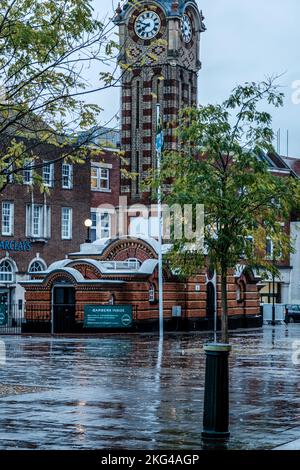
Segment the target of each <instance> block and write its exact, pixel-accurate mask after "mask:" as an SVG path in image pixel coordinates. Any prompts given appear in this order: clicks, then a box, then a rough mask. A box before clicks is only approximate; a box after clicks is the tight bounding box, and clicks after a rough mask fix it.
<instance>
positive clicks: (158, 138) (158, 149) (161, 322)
mask: <svg viewBox="0 0 300 470" xmlns="http://www.w3.org/2000/svg"><path fill="white" fill-rule="evenodd" d="M156 119H157V135H156V155H157V171H158V176H159V177H160V169H161V152H162V145H163V136H162V129H161V119H160V104H157V105H156ZM161 203H162V189H161V184H160V182H159V185H158V190H157V217H158V296H159V336H160V337H161V338H162V337H163V335H164V299H163V295H164V293H163V258H162V207H161Z"/></svg>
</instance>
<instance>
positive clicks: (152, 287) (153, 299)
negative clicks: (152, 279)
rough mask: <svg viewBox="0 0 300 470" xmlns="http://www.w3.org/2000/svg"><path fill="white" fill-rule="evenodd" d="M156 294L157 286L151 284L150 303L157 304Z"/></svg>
mask: <svg viewBox="0 0 300 470" xmlns="http://www.w3.org/2000/svg"><path fill="white" fill-rule="evenodd" d="M155 294H156V289H155V285H154V284H151V285H150V288H149V302H151V303H153V302H155V300H156V295H155Z"/></svg>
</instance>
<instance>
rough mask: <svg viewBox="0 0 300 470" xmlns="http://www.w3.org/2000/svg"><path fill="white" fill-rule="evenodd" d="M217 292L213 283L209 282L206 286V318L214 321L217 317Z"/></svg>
mask: <svg viewBox="0 0 300 470" xmlns="http://www.w3.org/2000/svg"><path fill="white" fill-rule="evenodd" d="M215 294H216V292H215V286H214V284H213V283H212V282H208V283H207V285H206V318H207V319H208V320H213V319H214V316H215V308H216V295H215Z"/></svg>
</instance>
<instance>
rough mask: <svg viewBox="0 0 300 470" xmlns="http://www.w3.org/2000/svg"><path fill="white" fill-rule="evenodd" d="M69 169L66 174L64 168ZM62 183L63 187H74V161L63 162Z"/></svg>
mask: <svg viewBox="0 0 300 470" xmlns="http://www.w3.org/2000/svg"><path fill="white" fill-rule="evenodd" d="M65 169H68V172H67V174H64V170H65ZM61 183H62V188H63V189H72V188H73V165H72V163H65V162H63V163H62V166H61Z"/></svg>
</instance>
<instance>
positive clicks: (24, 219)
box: [0, 146, 120, 322]
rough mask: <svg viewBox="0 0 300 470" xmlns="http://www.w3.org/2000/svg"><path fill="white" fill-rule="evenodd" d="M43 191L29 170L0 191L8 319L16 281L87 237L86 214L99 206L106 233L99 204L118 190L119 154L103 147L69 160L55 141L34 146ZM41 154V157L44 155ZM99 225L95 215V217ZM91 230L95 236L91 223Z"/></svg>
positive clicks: (1, 271) (1, 288)
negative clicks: (84, 157)
mask: <svg viewBox="0 0 300 470" xmlns="http://www.w3.org/2000/svg"><path fill="white" fill-rule="evenodd" d="M36 154H37V155H38V156H40V160H41V167H40V168H39V169H37V170H35V171H36V172H37V173H39V174H40V178H41V180H42V181H43V184H44V187H45V191H44V192H42V191H41V189H40V188H39V187H37V185H36V184H34V182H33V171H32V169H30V168H28V169H26V170H24V171H23V172H22V182H20V181H18V182H16V181H13V179H11V180H10V182H9V184H8V185H7V186H6V187H5V188H4V190H3V191H2V192H1V193H0V222H1V237H0V304H4V305H6V306H7V310H8V313H9V321H10V322H13V317H14V315H16V316H17V317H19V316H20V312H22V311H23V303H24V288H23V287H22V286H21V284H20V283H21V282H22V281H24V280H27V279H30V278H31V276H32V275H35V274H36V273H40V272H44V271H46V270H47V268H48V267H49V265H51V263H53V262H54V261H55V260H57V259H61V258H63V257H65V256H66V254H67V253H69V252H72V251H78V250H79V247H80V245H81V244H82V243H83V242H84V241H85V240H86V238H87V229H86V227H85V225H84V222H85V220H86V219H90V218H91V217H92V219H93V220H95V223H96V219H95V217H94V214H95V210H96V209H98V208H99V207H100V210H101V217H100V222H101V220H102V231H101V226H100V228H98V231H99V234H100V235H101V236H103V235H104V233H106V234H107V236H110V223H111V221H110V217H109V214H108V215H107V214H106V213H105V208H104V207H103V204H105V203H107V202H111V203H115V200H114V194H118V192H119V180H120V173H119V157H118V155H117V153H116V151H115V150H112V149H110V150H105V149H103V150H102V151H101V152H100V151H99V153H98V154H97V152H93V157H91V158H87V160H86V162H85V163H83V164H74V165H73V164H72V163H70V161H68V162H67V161H64V160H63V159H61V158H60V156H59V150H58V148H57V147H53V148H51V147H50V146H47V148H45V147H44V146H40V147H37V148H36ZM45 155H46V157H45ZM97 222H98V226H99V217H98V219H97ZM91 234H92V236H93V237H94V239H96V226H95V227H92V229H91Z"/></svg>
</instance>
